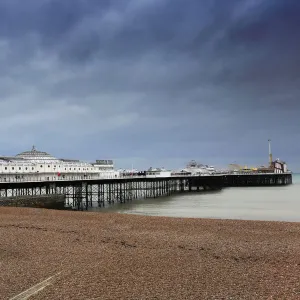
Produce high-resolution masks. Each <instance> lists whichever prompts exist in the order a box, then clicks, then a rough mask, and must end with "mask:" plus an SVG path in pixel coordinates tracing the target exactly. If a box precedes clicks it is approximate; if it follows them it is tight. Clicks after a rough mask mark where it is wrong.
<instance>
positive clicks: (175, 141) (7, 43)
mask: <svg viewBox="0 0 300 300" xmlns="http://www.w3.org/2000/svg"><path fill="white" fill-rule="evenodd" d="M299 13H300V5H299V2H297V1H290V0H286V1H279V0H272V1H271V0H265V1H263V0H257V1H254V0H249V1H234V0H230V1H223V0H214V1H208V0H207V1H205V0H203V1H198V0H197V1H196V0H193V1H192V0H191V1H179V0H178V1H174V0H172V1H170V0H159V1H158V0H155V1H150V0H131V1H118V0H116V1H109V0H105V1H104V0H101V1H98V0H86V1H84V0H72V1H71V0H65V1H56V0H55V1H54V0H29V1H26V2H25V1H21V0H19V1H17V0H6V1H3V0H2V1H0V67H1V70H2V72H1V74H0V96H1V100H0V117H1V121H0V123H1V124H0V125H1V127H0V128H1V129H0V132H1V134H2V136H3V139H4V141H5V142H6V145H7V146H6V147H5V148H4V149H2V151H3V152H18V151H21V150H23V148H24V147H26V148H27V147H29V145H30V144H32V143H35V144H36V145H37V146H38V145H40V148H46V149H45V150H49V151H50V152H51V151H52V152H53V153H54V154H56V155H58V156H73V157H81V158H86V159H92V158H96V157H99V156H103V157H108V158H109V157H113V158H119V160H118V162H119V163H120V164H122V163H123V164H128V163H129V162H130V165H131V162H132V160H134V161H136V162H137V164H140V165H141V166H142V165H144V166H148V165H149V164H152V165H154V164H155V163H157V164H163V162H164V161H165V163H164V165H165V166H168V164H169V165H170V166H171V165H176V166H178V165H182V164H184V163H185V161H186V160H187V159H190V158H196V159H200V160H201V161H203V162H205V161H207V162H208V163H210V164H213V163H216V164H226V163H230V162H232V161H233V160H239V161H240V162H241V163H247V161H248V162H249V163H255V162H257V163H263V162H264V159H265V157H266V153H265V152H266V150H267V149H266V148H267V147H266V141H267V139H268V138H269V137H271V138H272V139H273V140H274V148H275V149H277V153H278V155H279V156H283V157H284V158H286V159H287V160H288V161H291V162H292V163H293V164H294V166H296V167H298V168H299V169H300V163H299V160H298V159H297V155H296V154H297V151H298V150H299V151H300V145H299V143H297V142H295V139H297V138H298V139H299V133H298V126H299V125H300V123H299V121H298V115H299V111H300V103H299V92H300V91H299V86H300V85H299V84H300V82H299V71H300V70H299V69H300V61H299V55H298V53H299V50H300V37H299V32H300V30H299V29H300V21H299V20H300V19H299V17H298V16H299ZM15 136H18V137H19V138H18V139H15ZM53 141H55V143H54V142H53ZM291 149H294V150H293V151H291ZM295 149H297V151H296V150H295ZM4 150H5V151H4ZM2 151H1V152H2ZM299 151H298V153H299ZM8 154H11V153H8ZM274 155H275V154H274ZM275 156H276V155H275Z"/></svg>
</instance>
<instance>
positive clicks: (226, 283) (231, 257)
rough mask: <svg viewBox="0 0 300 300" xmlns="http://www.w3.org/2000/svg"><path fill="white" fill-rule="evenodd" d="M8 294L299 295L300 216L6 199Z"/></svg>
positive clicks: (2, 230)
mask: <svg viewBox="0 0 300 300" xmlns="http://www.w3.org/2000/svg"><path fill="white" fill-rule="evenodd" d="M0 236H1V244H0V263H1V275H0V276H1V279H2V280H0V299H9V298H10V297H13V296H15V295H18V294H19V293H21V292H23V291H24V290H27V289H28V288H30V287H32V286H34V285H35V284H37V283H40V282H42V281H43V280H45V279H47V278H48V277H51V276H53V275H54V274H56V273H58V272H62V274H60V276H59V278H57V279H53V280H54V282H53V283H51V284H50V285H49V286H47V287H45V288H44V289H43V290H41V291H40V292H39V293H37V294H36V295H34V296H32V298H31V299H33V300H34V299H92V298H95V299H220V298H222V297H223V299H230V297H231V299H250V298H251V299H254V298H255V299H266V298H270V297H272V296H273V297H275V298H281V299H282V298H288V299H299V297H300V251H299V249H300V222H286V221H254V220H234V219H199V218H177V217H164V216H148V215H147V216H144V215H135V214H122V213H115V212H105V213H99V212H91V211H89V212H81V211H80V212H78V211H65V210H64V211H55V210H46V209H34V208H8V207H0Z"/></svg>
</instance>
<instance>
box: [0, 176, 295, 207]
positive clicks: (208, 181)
mask: <svg viewBox="0 0 300 300" xmlns="http://www.w3.org/2000/svg"><path fill="white" fill-rule="evenodd" d="M291 183H292V174H291V173H284V174H275V173H269V174H236V175H228V174H225V175H213V176H176V177H174V176H172V177H144V176H140V177H126V178H114V179H98V180H95V179H90V180H88V179H85V180H73V181H64V180H57V181H34V182H33V181H30V182H24V181H16V182H0V199H1V198H6V199H9V198H10V197H24V196H35V197H36V196H39V195H51V194H55V195H59V194H63V195H65V199H66V205H68V206H73V207H74V208H76V209H88V208H89V207H92V206H93V205H98V206H99V207H101V206H104V205H105V204H106V203H109V204H111V203H115V202H119V203H124V202H128V201H131V200H133V199H138V198H157V197H160V196H169V195H171V194H174V193H180V192H181V193H182V192H188V191H190V192H191V191H201V190H220V189H222V188H225V187H238V186H276V185H277V186H278V185H287V184H291Z"/></svg>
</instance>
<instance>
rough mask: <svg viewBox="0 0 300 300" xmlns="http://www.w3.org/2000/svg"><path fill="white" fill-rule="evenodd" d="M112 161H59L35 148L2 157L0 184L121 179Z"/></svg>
mask: <svg viewBox="0 0 300 300" xmlns="http://www.w3.org/2000/svg"><path fill="white" fill-rule="evenodd" d="M117 177H119V172H118V171H115V170H114V164H113V161H112V160H97V161H96V162H95V163H87V162H82V161H79V160H72V159H58V158H55V157H53V156H52V155H50V154H48V153H47V152H42V151H38V150H36V149H35V147H34V146H33V147H32V150H30V151H24V152H21V153H19V154H17V155H16V156H11V157H9V156H0V182H15V181H55V180H80V179H100V178H103V179H105V178H107V179H108V178H117Z"/></svg>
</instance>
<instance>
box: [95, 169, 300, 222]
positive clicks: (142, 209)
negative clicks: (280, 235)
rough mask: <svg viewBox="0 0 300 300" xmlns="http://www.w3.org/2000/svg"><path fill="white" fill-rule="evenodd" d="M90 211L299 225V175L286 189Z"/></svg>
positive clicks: (165, 199)
mask: <svg viewBox="0 0 300 300" xmlns="http://www.w3.org/2000/svg"><path fill="white" fill-rule="evenodd" d="M92 210H96V211H98V210H99V211H103V212H112V211H113V212H117V213H126V214H141V215H151V216H168V217H185V218H213V219H215V218H218V219H242V220H268V221H296V222H300V174H293V184H292V185H288V186H278V187H247V188H226V189H223V190H222V191H217V192H206V193H203V192H200V193H197V192H194V193H188V192H187V193H185V194H178V195H174V196H170V197H161V198H156V199H141V200H134V201H132V202H130V203H125V204H114V205H112V206H109V207H105V208H101V209H98V208H94V209H92Z"/></svg>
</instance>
